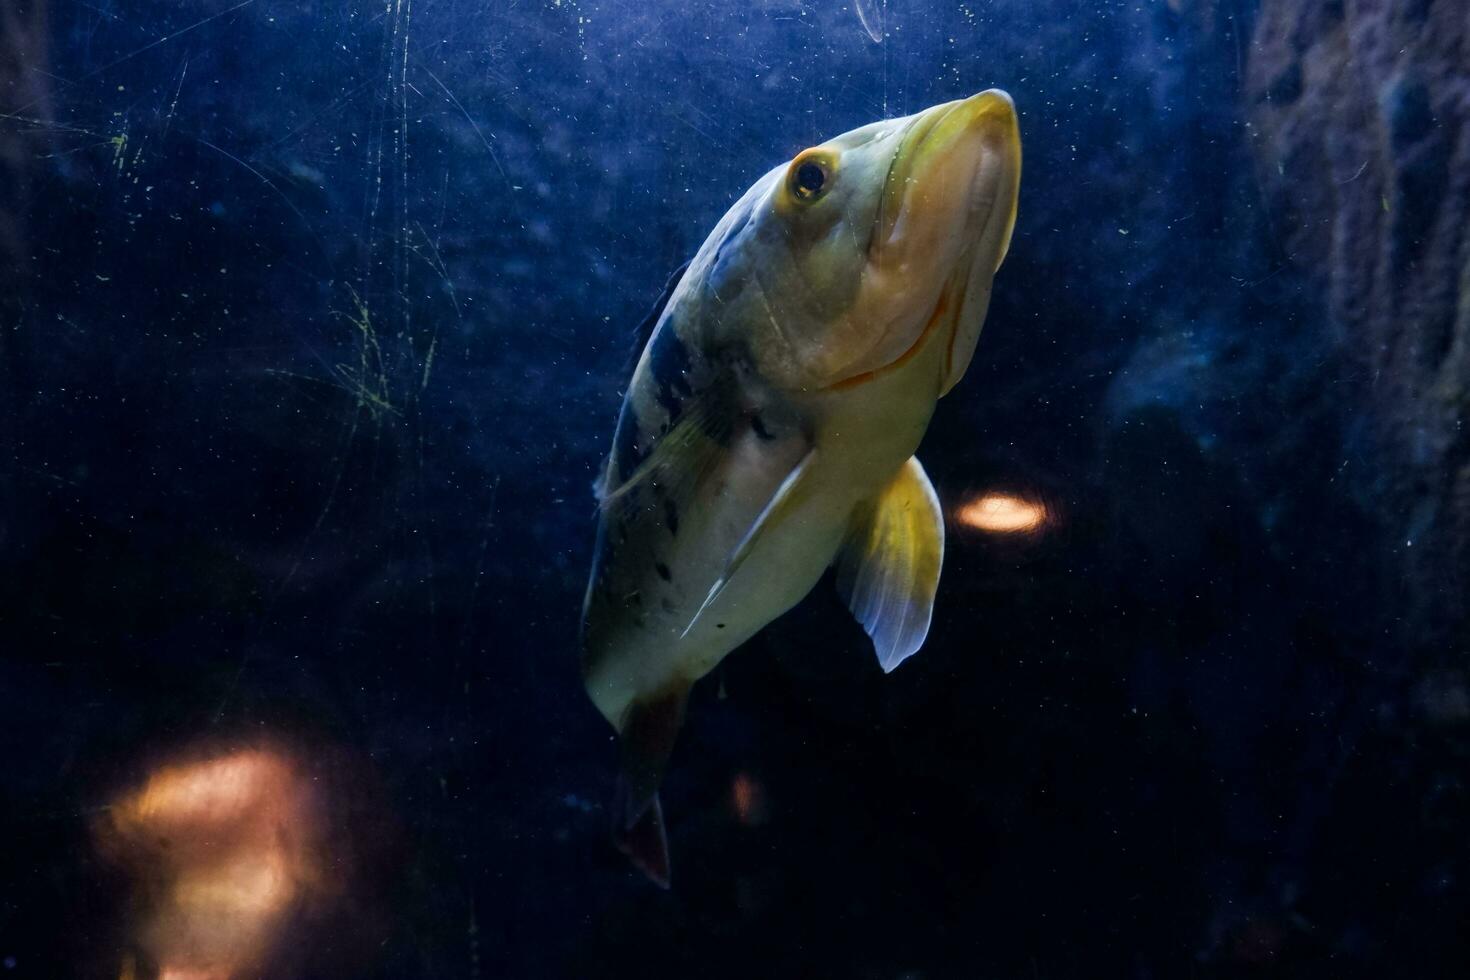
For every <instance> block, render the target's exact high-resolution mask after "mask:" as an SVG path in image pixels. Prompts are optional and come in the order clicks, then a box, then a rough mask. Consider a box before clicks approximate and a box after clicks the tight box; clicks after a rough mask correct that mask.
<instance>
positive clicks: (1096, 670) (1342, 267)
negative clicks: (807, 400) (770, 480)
mask: <svg viewBox="0 0 1470 980" xmlns="http://www.w3.org/2000/svg"><path fill="white" fill-rule="evenodd" d="M862 6H863V11H862V13H863V14H864V15H865V16H863V17H860V16H859V11H858V10H856V9H855V8H854V7H853V5H852V4H851V3H850V2H846V3H844V2H837V0H833V2H830V3H829V2H826V0H820V2H818V0H806V2H801V0H759V2H747V0H741V2H734V0H730V2H727V0H716V2H709V3H704V2H700V3H682V4H676V3H664V2H662V0H649V2H637V3H635V2H631V0H604V2H582V0H523V2H518V3H512V2H502V0H490V2H467V0H387V2H386V3H379V4H355V3H343V4H330V3H317V2H310V0H297V2H284V0H244V2H236V0H219V2H216V0H189V2H177V0H174V2H154V0H101V2H98V3H76V2H63V0H50V2H49V3H48V2H46V0H6V2H4V3H0V39H3V40H0V113H3V114H0V317H3V319H0V704H3V707H0V739H3V741H0V749H3V753H4V755H3V758H4V773H5V776H4V779H3V780H0V827H3V828H4V831H5V834H4V839H5V842H6V846H5V847H4V848H3V849H0V963H3V969H0V973H3V974H5V975H14V976H17V977H59V976H87V977H92V976H95V977H104V976H105V977H117V976H125V977H134V976H137V977H143V976H176V977H181V976H185V975H188V976H211V977H214V976H219V977H224V976H240V977H244V976H256V975H263V976H272V977H504V978H521V977H631V976H640V977H649V976H672V977H693V976H700V977H749V976H775V977H842V978H874V980H877V978H882V980H899V978H925V980H938V978H951V977H953V978H971V977H1027V978H1031V977H1037V978H1059V977H1078V978H1081V977H1088V978H1096V977H1111V976H1119V977H1124V976H1126V977H1137V978H1167V977H1235V976H1291V977H1326V976H1331V977H1381V976H1415V977H1435V976H1463V975H1464V972H1465V970H1466V969H1467V968H1470V941H1467V938H1466V937H1467V936H1470V931H1467V927H1470V847H1467V844H1466V840H1467V838H1466V834H1465V827H1466V826H1467V820H1470V791H1467V783H1466V766H1467V764H1470V680H1467V663H1466V656H1467V654H1470V648H1467V642H1466V637H1467V636H1470V629H1467V618H1466V608H1465V602H1464V597H1465V595H1466V587H1467V578H1466V570H1467V569H1470V435H1467V432H1466V430H1465V429H1464V428H1463V426H1462V424H1461V422H1462V420H1463V418H1464V416H1465V415H1466V412H1467V407H1470V326H1467V322H1470V321H1467V319H1466V316H1465V309H1466V303H1467V302H1470V301H1467V299H1466V296H1467V293H1466V290H1467V288H1470V286H1467V283H1470V274H1467V273H1466V270H1470V258H1467V256H1470V244H1467V238H1466V236H1465V234H1464V228H1465V227H1466V226H1467V220H1470V116H1467V112H1466V109H1465V106H1466V105H1470V101H1467V100H1466V98H1465V96H1466V93H1467V92H1470V81H1467V78H1470V64H1467V63H1466V60H1465V58H1466V56H1465V51H1467V50H1470V46H1467V37H1466V32H1467V27H1466V23H1465V19H1464V17H1463V10H1460V11H1459V15H1458V16H1456V9H1455V8H1456V0H1422V2H1418V3H1413V4H1407V5H1403V6H1402V8H1400V7H1399V6H1397V5H1395V6H1393V7H1390V6H1389V5H1387V4H1384V3H1374V2H1362V3H1348V4H1331V3H1329V4H1319V3H1307V2H1298V0H1260V2H1254V0H1218V2H1217V0H1170V2H1168V3H1157V2H1152V0H1150V2H1147V3H1100V4H1073V3H1065V2H1059V0H1025V2H1022V0H995V2H973V3H967V4H948V3H943V4H941V3H935V4H925V3H920V2H918V0H886V2H885V0H865V2H864V3H863V4H862ZM1457 31H1458V34H1456V32H1457ZM874 34H876V35H877V36H878V38H879V40H877V41H875V40H874V39H873V35H874ZM1456 38H1458V41H1456ZM1456 45H1458V46H1456ZM1344 66H1347V67H1344ZM991 86H998V87H1001V88H1004V89H1006V90H1007V91H1008V92H1010V94H1011V95H1012V97H1013V98H1014V99H1015V102H1016V105H1017V108H1018V111H1019V116H1020V126H1021V132H1022V138H1023V141H1024V146H1025V170H1024V176H1023V178H1022V183H1021V197H1020V210H1019V214H1020V217H1019V220H1018V223H1017V226H1016V231H1015V237H1014V240H1013V242H1012V246H1011V249H1010V254H1009V257H1008V258H1007V260H1006V263H1005V265H1004V267H1003V268H1002V269H1001V271H1000V273H999V274H998V276H997V278H996V287H995V293H994V299H993V302H992V305H991V310H990V315H989V317H988V320H987V325H986V328H985V332H984V335H983V336H982V338H981V341H980V345H979V348H978V351H977V353H976V356H975V360H974V362H973V364H972V366H971V368H970V370H969V372H968V375H967V376H966V378H965V379H964V380H963V381H962V382H961V383H960V385H959V386H958V387H957V388H956V389H955V390H954V392H953V393H952V394H951V395H950V396H949V397H947V398H946V399H944V401H943V402H942V403H941V404H940V406H939V411H938V412H937V414H936V417H935V420H934V422H933V425H932V427H931V429H930V431H929V433H928V436H927V437H926V440H925V442H924V444H923V447H922V448H921V451H920V453H921V456H922V458H923V460H924V464H925V467H926V468H927V470H928V472H929V474H930V476H931V477H932V478H933V482H934V484H935V486H936V488H937V489H938V491H939V493H940V495H941V497H942V498H943V499H944V500H945V502H946V504H947V505H953V507H954V508H955V509H952V510H951V512H950V515H949V528H948V534H949V538H948V551H947V554H946V559H945V566H944V573H943V578H942V581H941V584H940V589H939V596H938V601H937V606H936V610H935V615H934V622H933V627H932V630H931V632H930V634H929V639H928V641H927V643H926V645H925V647H924V649H923V650H922V651H920V653H919V654H918V655H916V656H915V657H914V658H913V660H912V661H911V662H909V663H906V664H905V665H904V666H903V667H902V668H901V669H900V670H899V671H897V672H895V673H894V674H892V675H889V676H885V675H884V674H883V673H882V671H881V670H880V669H879V668H878V665H877V663H876V662H875V660H874V659H873V657H872V654H871V650H870V647H869V645H868V640H867V638H866V637H865V636H864V635H863V633H862V630H861V628H860V627H859V626H858V625H857V624H856V623H854V622H853V620H852V618H851V616H850V615H849V614H848V612H847V611H846V609H845V608H844V607H843V606H842V604H841V602H840V601H839V600H838V598H837V597H836V595H835V594H834V592H833V590H832V588H831V586H830V583H827V582H824V583H823V584H820V585H819V586H818V587H817V588H816V589H815V590H814V591H813V593H812V594H811V596H810V597H809V598H808V599H807V600H806V601H805V602H804V603H802V604H801V605H800V606H798V607H797V608H796V609H795V610H793V611H792V612H791V613H790V614H788V615H787V616H785V617H783V618H781V619H779V620H777V621H776V622H775V623H773V624H772V625H771V626H770V627H769V628H767V629H766V630H765V631H764V632H763V633H761V634H760V635H758V636H757V637H756V638H755V639H754V640H753V641H751V642H750V643H749V644H747V645H746V646H745V647H744V648H743V649H741V650H739V651H737V652H735V653H734V654H732V655H731V656H730V657H729V658H728V659H727V660H726V661H725V663H724V664H723V665H722V666H721V667H720V668H719V669H718V670H717V671H716V672H715V673H714V674H712V675H711V676H710V677H709V678H708V679H707V680H705V681H704V682H702V683H701V684H699V685H698V686H696V688H695V689H694V692H693V696H692V700H691V706H690V711H689V717H688V723H687V725H686V726H685V729H684V731H683V733H682V736H681V740H680V742H679V744H678V747H677V749H676V750H675V754H674V757H673V760H672V764H671V766H670V770H669V775H668V778H667V780H666V782H665V787H664V804H665V808H666V814H667V816H668V821H669V837H670V847H671V851H672V856H673V860H674V862H675V878H674V883H673V887H672V889H671V890H670V891H668V892H664V891H661V890H659V889H657V888H655V887H654V886H652V885H651V884H649V883H648V882H646V881H645V880H643V879H642V878H641V877H640V876H639V875H638V874H637V873H636V872H634V871H633V870H631V869H630V868H629V867H628V865H627V863H626V861H625V860H624V859H623V858H622V856H621V855H619V854H618V853H617V852H616V850H614V848H613V847H612V845H611V843H610V842H609V839H608V822H609V815H608V812H607V803H608V800H609V799H610V796H611V793H612V786H613V775H614V772H615V767H616V761H617V755H616V751H615V747H614V744H613V741H612V737H611V735H612V733H611V731H610V730H609V729H608V728H607V726H606V724H605V722H604V721H603V720H602V718H601V717H599V716H598V715H597V713H596V711H595V710H594V709H593V708H592V705H591V703H590V702H589V701H588V700H587V698H586V695H585V694H584V692H583V688H582V682H581V678H580V676H579V673H578V625H579V623H578V621H579V610H580V603H581V599H582V592H583V589H584V587H585V584H586V578H587V573H588V567H589V563H590V561H591V556H592V545H593V536H594V528H595V517H596V512H595V504H594V502H593V499H592V494H591V486H592V483H593V481H594V479H595V477H596V476H597V475H598V474H599V473H600V471H601V466H602V460H603V459H604V456H605V454H606V452H607V450H608V448H609V446H610V445H611V440H612V432H613V425H614V422H615V420H616V414H617V411H618V405H619V402H620V399H621V396H622V393H623V391H624V386H625V384H626V381H627V376H628V370H627V369H628V364H629V356H630V349H629V348H630V345H631V344H632V343H633V341H632V330H633V327H634V326H635V325H636V324H637V322H638V321H639V319H640V318H641V317H642V316H643V314H644V313H645V312H646V310H647V307H648V305H649V304H650V303H651V302H652V301H653V299H654V298H655V297H656V296H657V294H658V292H659V290H660V288H661V287H662V285H663V283H664V281H665V279H666V277H667V276H668V274H669V272H670V271H671V270H673V269H675V268H676V267H677V266H678V265H679V264H680V263H682V262H683V261H685V260H687V259H688V258H689V257H690V255H691V254H692V253H693V251H694V249H695V248H696V247H697V246H698V245H699V243H700V242H701V241H703V239H704V237H705V235H706V234H707V233H708V231H709V229H710V228H711V227H712V226H713V224H714V222H715V221H716V220H717V219H718V218H719V216H720V215H721V214H723V213H724V211H725V210H726V208H728V207H729V205H730V204H731V203H732V202H733V201H734V200H735V199H736V198H737V197H738V196H739V194H740V193H742V192H743V191H744V189H745V188H746V187H748V186H749V185H750V184H751V182H752V181H754V180H755V179H756V178H758V177H759V176H760V175H761V174H762V173H764V172H765V171H766V170H767V169H769V168H770V167H772V166H774V165H776V164H778V163H780V162H781V161H784V160H787V159H789V158H790V157H792V156H793V155H794V154H795V153H797V152H798V151H800V150H801V149H802V148H803V147H806V146H809V145H811V144H814V143H817V142H820V141H822V140H824V139H826V138H828V137H831V136H834V135H836V134H838V133H840V132H843V131H845V130H848V129H851V128H853V127H855V126H858V125H862V124H864V123H867V122H870V121H873V120H876V119H881V118H884V117H886V116H898V115H903V114H906V113H909V112H914V111H917V110H919V109H922V108H925V107H927V106H929V105H933V104H935V103H938V102H942V101H945V100H948V99H953V98H958V97H963V96H967V95H969V94H971V93H974V92H977V91H979V90H981V89H984V88H987V87H991ZM987 494H989V495H992V499H993V495H995V494H1006V495H1010V496H1012V497H1017V498H1019V499H1021V500H1023V501H1026V502H1028V503H1031V504H1040V505H1042V506H1043V507H1044V508H1045V513H1046V519H1045V520H1044V521H1043V522H1042V524H1041V526H1040V527H1038V528H1035V529H1032V530H1030V531H1027V532H1023V533H1006V532H1002V531H996V530H993V529H992V530H986V529H985V528H983V527H978V528H977V527H975V526H972V525H973V524H974V521H969V522H967V521H966V520H965V519H964V518H963V517H961V516H959V513H958V510H957V509H958V508H959V507H960V506H961V505H963V504H965V503H967V502H968V503H973V502H975V501H978V500H981V499H983V498H985V497H986V495H987ZM211 767H212V768H211ZM168 779H172V780H174V782H172V783H167V782H166V781H167V780H168ZM190 779H193V780H194V782H189V781H188V780H190ZM161 781H163V782H161ZM150 786H151V787H153V795H152V796H147V793H146V791H147V788H148V787H150ZM181 786H182V787H184V788H182V789H181V788H180V787H181ZM160 787H164V788H160ZM167 787H172V789H171V790H170V789H168V788H167ZM169 793H172V794H173V795H172V796H170V795H169ZM165 798H166V799H165ZM149 801H151V802H149ZM222 855H223V856H222ZM191 969H192V970H194V971H196V972H194V973H188V972H187V971H188V970H191ZM171 970H172V971H173V972H172V973H171V972H170V971H171ZM130 971H131V972H130ZM210 971H213V972H210Z"/></svg>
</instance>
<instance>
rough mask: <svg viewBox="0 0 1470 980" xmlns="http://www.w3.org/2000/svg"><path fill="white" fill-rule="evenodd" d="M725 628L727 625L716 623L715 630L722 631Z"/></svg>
mask: <svg viewBox="0 0 1470 980" xmlns="http://www.w3.org/2000/svg"><path fill="white" fill-rule="evenodd" d="M724 628H725V624H724V623H716V624H715V629H717V630H722V629H724Z"/></svg>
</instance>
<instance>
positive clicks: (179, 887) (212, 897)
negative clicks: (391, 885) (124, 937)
mask: <svg viewBox="0 0 1470 980" xmlns="http://www.w3.org/2000/svg"><path fill="white" fill-rule="evenodd" d="M324 802H325V801H324V800H322V799H321V798H320V796H319V794H318V792H317V791H316V790H315V788H314V787H313V785H312V781H311V780H310V779H309V778H307V776H306V775H305V774H304V773H303V771H302V767H301V764H300V762H299V761H298V760H297V759H296V758H294V757H293V756H292V755H291V754H290V753H289V752H287V751H285V750H283V749H280V748H275V747H271V748H265V747H250V748H239V749H234V750H230V751H225V752H221V753H219V754H216V755H213V756H210V757H208V758H205V759H203V760H201V761H190V762H179V763H173V764H168V765H162V766H159V767H157V768H156V769H154V771H153V772H152V773H151V774H150V775H149V776H148V777H147V779H146V780H145V781H144V783H143V785H142V786H141V787H140V788H137V789H135V790H132V791H130V792H126V793H124V794H122V795H121V796H120V797H118V798H117V799H116V800H115V801H114V802H113V804H112V805H111V807H110V808H109V810H108V813H107V816H106V817H105V818H103V820H102V821H101V822H100V823H99V825H98V827H97V829H96V834H97V839H98V846H99V848H100V849H101V850H102V852H103V853H104V854H105V855H107V856H108V857H109V858H111V859H112V860H114V861H115V862H116V863H117V864H119V865H120V866H122V867H123V868H124V869H125V870H126V871H127V872H128V873H129V875H130V876H131V878H132V879H133V885H134V892H135V896H136V903H137V906H136V911H137V913H138V918H137V921H136V924H135V931H134V934H133V941H134V942H135V943H136V946H137V949H138V951H139V953H141V955H142V958H143V959H144V961H146V962H149V963H152V964H155V965H156V968H157V975H158V976H159V977H160V978H171V980H206V978H207V980H227V978H230V977H236V976H240V975H242V974H247V973H255V972H258V971H259V970H261V969H262V968H263V967H264V966H265V965H266V964H268V963H269V961H270V959H271V957H272V956H273V954H274V952H275V951H276V950H277V949H278V947H279V945H280V943H281V940H282V938H283V935H284V933H285V930H286V927H287V926H288V925H289V924H290V922H291V920H292V918H293V916H294V914H295V913H297V912H300V911H301V910H303V909H304V908H305V907H306V906H307V905H310V904H316V903H319V902H320V901H321V900H322V899H323V898H326V897H328V896H330V895H331V894H332V893H333V892H334V891H335V886H336V882H335V880H334V878H333V875H334V873H335V872H334V871H333V870H332V869H331V865H330V864H329V862H328V861H327V859H326V855H325V853H324V845H325V840H324V836H325V835H324V828H325V822H324V816H325V814H324ZM135 971H136V965H135V961H134V957H133V955H132V954H129V955H128V956H127V957H126V958H125V960H124V963H123V965H122V969H121V975H122V976H125V977H126V976H130V975H133V974H134V973H135Z"/></svg>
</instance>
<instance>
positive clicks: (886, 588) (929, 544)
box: [837, 456, 944, 673]
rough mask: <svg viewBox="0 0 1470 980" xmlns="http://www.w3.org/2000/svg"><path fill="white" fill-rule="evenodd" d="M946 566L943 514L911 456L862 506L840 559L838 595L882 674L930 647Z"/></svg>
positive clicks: (856, 512) (926, 478) (855, 517)
mask: <svg viewBox="0 0 1470 980" xmlns="http://www.w3.org/2000/svg"><path fill="white" fill-rule="evenodd" d="M943 563H944V515H943V513H942V512H941V511H940V509H939V498H938V496H937V495H936V494H935V493H934V486H933V485H932V484H931V483H930V482H929V477H928V476H926V475H925V474H924V468H923V467H922V466H920V465H919V461H918V459H917V458H916V457H912V456H910V457H909V460H908V462H906V463H904V464H903V466H902V467H901V468H900V469H899V471H898V474H897V475H896V476H895V477H894V478H893V480H892V481H891V482H890V483H889V484H888V486H886V487H884V488H883V490H882V492H880V493H879V494H878V496H877V497H875V498H873V499H872V500H870V501H867V502H865V503H862V504H860V505H858V508H857V509H856V511H854V513H853V518H852V525H851V529H850V530H849V532H848V537H847V541H846V543H845V544H844V545H843V548H842V551H841V552H840V553H839V555H838V558H837V590H838V592H839V593H840V594H841V595H842V598H843V599H844V600H845V601H846V602H847V607H848V608H849V609H851V610H852V614H853V616H855V617H856V618H857V621H858V622H860V623H862V625H863V629H864V630H866V631H867V633H868V636H869V637H870V638H871V639H872V641H873V650H874V652H875V653H876V654H877V655H878V663H879V664H880V665H882V667H883V670H884V672H885V673H886V672H888V671H891V670H893V668H895V667H897V666H898V665H899V664H901V663H903V661H904V660H905V659H907V658H908V657H909V656H910V655H911V654H913V653H914V652H915V651H916V650H918V649H919V647H920V646H921V645H922V644H923V642H924V637H925V636H927V635H928V633H929V621H930V618H931V617H932V615H933V613H934V594H935V592H936V591H937V590H938V588H939V569H940V566H941V565H942V564H943Z"/></svg>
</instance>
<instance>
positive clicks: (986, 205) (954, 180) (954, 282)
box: [695, 89, 1021, 393]
mask: <svg viewBox="0 0 1470 980" xmlns="http://www.w3.org/2000/svg"><path fill="white" fill-rule="evenodd" d="M1020 176H1021V140H1020V132H1019V128H1018V126H1017V121H1016V112H1015V107H1014V105H1013V103H1012V102H1011V99H1010V97H1009V96H1008V95H1006V94H1005V93H1004V92H1002V91H999V90H998V89H990V90H987V91H984V92H980V93H979V94H977V95H974V96H971V97H970V98H968V99H960V100H957V101H954V102H947V103H944V104H942V105H937V106H933V107H932V108H929V109H926V110H924V111H923V112H919V113H916V114H914V115H912V116H907V117H904V118H901V119H890V120H884V121H882V122H877V123H872V124H870V125H868V126H864V127H861V128H860V129H855V130H853V131H851V132H849V133H845V134H843V135H841V136H838V137H837V138H835V139H832V140H828V141H827V142H825V143H822V144H820V145H818V146H814V147H811V148H810V149H807V150H803V151H802V152H801V153H799V154H797V155H796V156H795V157H794V158H793V159H792V160H791V161H789V162H788V163H786V164H784V165H782V166H780V167H777V168H776V169H774V170H772V171H771V172H770V173H768V174H766V176H765V177H764V178H762V180H761V181H760V182H758V183H757V184H756V185H755V186H754V187H752V188H751V190H750V192H748V193H747V194H746V196H745V198H743V199H742V201H741V203H740V204H737V205H736V207H735V208H734V209H732V211H731V213H730V214H729V215H727V216H726V220H725V222H723V223H722V228H720V229H717V231H716V234H715V235H713V236H711V241H710V242H709V243H707V245H706V249H705V251H704V254H702V255H701V256H700V258H697V259H696V263H695V264H696V266H699V265H700V259H701V258H702V259H703V260H704V269H702V270H700V271H703V272H705V273H706V276H705V281H706V282H707V284H708V285H709V286H710V287H711V290H712V292H713V293H714V294H715V296H716V297H717V299H718V304H710V306H709V307H708V308H711V309H717V310H718V311H719V312H718V316H719V317H720V318H722V319H723V321H724V322H725V323H727V324H729V325H730V331H731V332H732V333H733V332H734V330H735V329H737V327H738V329H740V330H742V331H744V332H745V336H746V337H747V342H748V344H749V349H750V351H751V353H752V356H753V358H754V360H755V361H756V363H757V365H758V367H759V368H760V370H761V373H762V374H763V375H764V376H765V377H766V378H767V379H768V380H770V381H772V382H773V383H775V384H777V385H778V386H780V387H787V388H795V389H803V390H812V389H822V388H827V387H831V386H834V385H841V384H844V383H848V382H852V381H855V380H860V379H862V378H864V377H867V376H870V375H871V374H873V373H874V372H878V371H881V370H883V369H884V368H886V367H888V366H890V365H894V364H896V363H898V362H901V361H902V360H904V359H906V358H907V356H908V355H909V354H911V353H913V352H914V351H916V350H917V349H918V348H920V347H923V346H924V342H925V341H926V340H927V339H928V338H931V337H933V338H936V339H937V338H939V337H941V336H942V337H943V338H944V342H945V343H947V344H948V345H949V348H948V351H947V355H946V358H945V361H944V364H943V367H942V368H941V371H942V378H941V384H940V393H943V392H945V391H948V390H949V388H950V387H952V386H953V385H954V383H955V381H957V380H958V379H959V377H960V376H961V375H963V374H964V371H965V368H966V367H967V366H968V364H969V361H970V357H971V355H972V354H973V352H974V347H975V341H976V340H977V339H978V337H979V332H980V325H981V322H982V321H983V319H984V315H985V308H986V306H987V305H988V302H989V296H990V283H991V279H992V277H993V276H994V274H995V271H996V269H997V268H999V266H1000V263H1001V260H1002V259H1003V258H1004V257H1005V253H1006V249H1007V247H1008V245H1009V242H1010V237H1011V231H1012V229H1013V228H1014V226H1015V220H1016V199H1017V192H1018V188H1019V185H1020Z"/></svg>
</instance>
